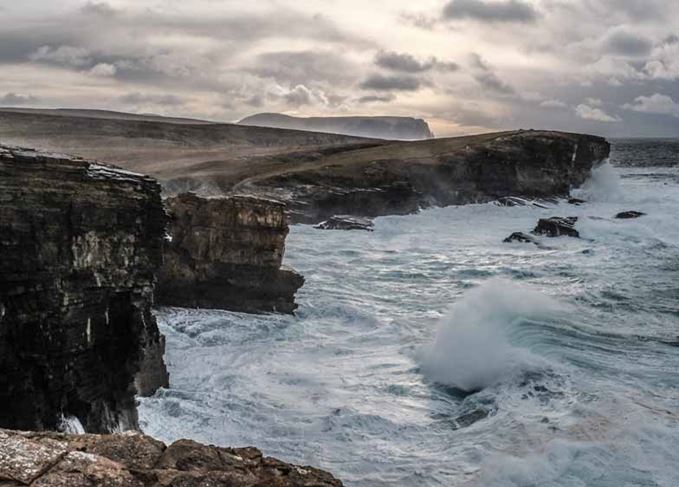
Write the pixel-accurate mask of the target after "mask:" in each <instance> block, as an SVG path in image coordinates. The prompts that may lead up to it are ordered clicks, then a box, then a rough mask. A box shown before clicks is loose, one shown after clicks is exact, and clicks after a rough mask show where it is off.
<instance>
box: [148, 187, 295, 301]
mask: <svg viewBox="0 0 679 487" xmlns="http://www.w3.org/2000/svg"><path fill="white" fill-rule="evenodd" d="M165 205H166V208H167V211H168V213H169V215H170V223H169V226H168V234H167V238H166V241H165V244H164V252H163V260H164V261H163V266H162V268H161V270H160V273H159V276H158V285H157V288H156V300H157V302H158V303H159V304H161V305H167V306H182V307H199V308H220V309H228V310H233V311H243V312H250V313H258V312H281V313H292V312H293V311H294V310H295V309H296V308H297V305H296V304H295V293H296V292H297V290H298V289H299V288H300V287H301V286H302V285H303V284H304V278H303V277H302V276H301V275H299V274H298V273H296V272H295V271H294V270H292V269H289V268H286V267H282V261H283V254H284V252H285V238H286V236H287V235H288V232H289V228H288V224H287V221H286V217H285V206H284V205H283V204H281V203H277V202H274V201H269V200H265V199H261V198H253V197H247V196H233V197H224V198H201V197H199V196H196V195H195V194H192V193H185V194H181V195H178V196H176V197H173V198H168V199H167V200H165Z"/></svg>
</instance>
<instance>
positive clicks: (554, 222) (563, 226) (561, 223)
mask: <svg viewBox="0 0 679 487" xmlns="http://www.w3.org/2000/svg"><path fill="white" fill-rule="evenodd" d="M577 221H578V218H577V217H575V216H569V217H565V218H563V217H559V216H553V217H551V218H543V219H541V220H540V221H538V225H537V226H536V227H535V229H534V230H533V233H534V234H535V235H544V236H546V237H561V236H567V237H575V238H579V237H580V233H579V232H578V231H577V230H576V229H575V223H576V222H577Z"/></svg>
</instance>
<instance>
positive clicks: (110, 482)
mask: <svg viewBox="0 0 679 487" xmlns="http://www.w3.org/2000/svg"><path fill="white" fill-rule="evenodd" d="M0 485H3V486H8V487H19V486H22V485H32V486H36V487H38V486H39V487H65V486H95V485H97V486H106V487H146V486H148V487H151V486H153V487H157V486H176V487H179V486H181V487H207V486H215V487H258V486H259V487H265V486H266V487H341V486H342V483H341V482H340V481H339V480H337V479H335V478H334V477H333V476H332V475H330V474H328V473H326V472H323V471H321V470H317V469H315V468H312V467H299V466H297V465H290V464H288V463H284V462H281V461H279V460H276V459H274V458H267V457H264V456H263V455H262V453H261V452H260V451H259V450H257V449H255V448H219V447H215V446H207V445H201V444H199V443H196V442H194V441H189V440H181V441H178V442H176V443H173V444H172V445H170V446H169V447H166V446H165V445H164V444H163V443H161V442H159V441H157V440H154V439H153V438H149V437H148V436H144V435H142V434H139V433H127V434H123V435H106V436H97V435H78V436H72V435H60V434H55V433H27V432H17V431H7V430H0Z"/></svg>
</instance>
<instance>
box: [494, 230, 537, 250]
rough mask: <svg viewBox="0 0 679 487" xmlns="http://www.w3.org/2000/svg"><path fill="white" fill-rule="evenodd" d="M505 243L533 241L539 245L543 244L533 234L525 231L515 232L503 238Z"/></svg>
mask: <svg viewBox="0 0 679 487" xmlns="http://www.w3.org/2000/svg"><path fill="white" fill-rule="evenodd" d="M503 241H504V242H505V243H511V242H521V243H532V244H535V245H537V246H538V247H540V246H542V244H541V243H540V241H539V240H538V239H537V238H535V237H534V236H532V235H529V234H527V233H523V232H514V233H512V234H511V235H510V236H509V237H507V238H506V239H504V240H503Z"/></svg>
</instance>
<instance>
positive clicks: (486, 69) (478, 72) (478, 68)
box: [470, 53, 516, 95]
mask: <svg viewBox="0 0 679 487" xmlns="http://www.w3.org/2000/svg"><path fill="white" fill-rule="evenodd" d="M470 60H471V65H472V68H473V70H474V74H473V76H474V79H475V80H476V81H477V82H478V83H479V84H480V85H481V86H483V87H484V88H486V89H487V90H490V91H492V92H495V93H497V94H500V95H514V94H515V93H516V92H515V91H514V88H512V87H511V86H510V85H509V84H508V83H506V82H505V81H503V80H502V79H500V77H499V76H498V75H497V74H495V72H494V71H493V69H492V68H491V67H490V66H489V65H488V64H487V63H486V62H485V61H484V60H483V58H482V57H481V56H479V55H478V54H476V53H472V54H471V55H470Z"/></svg>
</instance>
